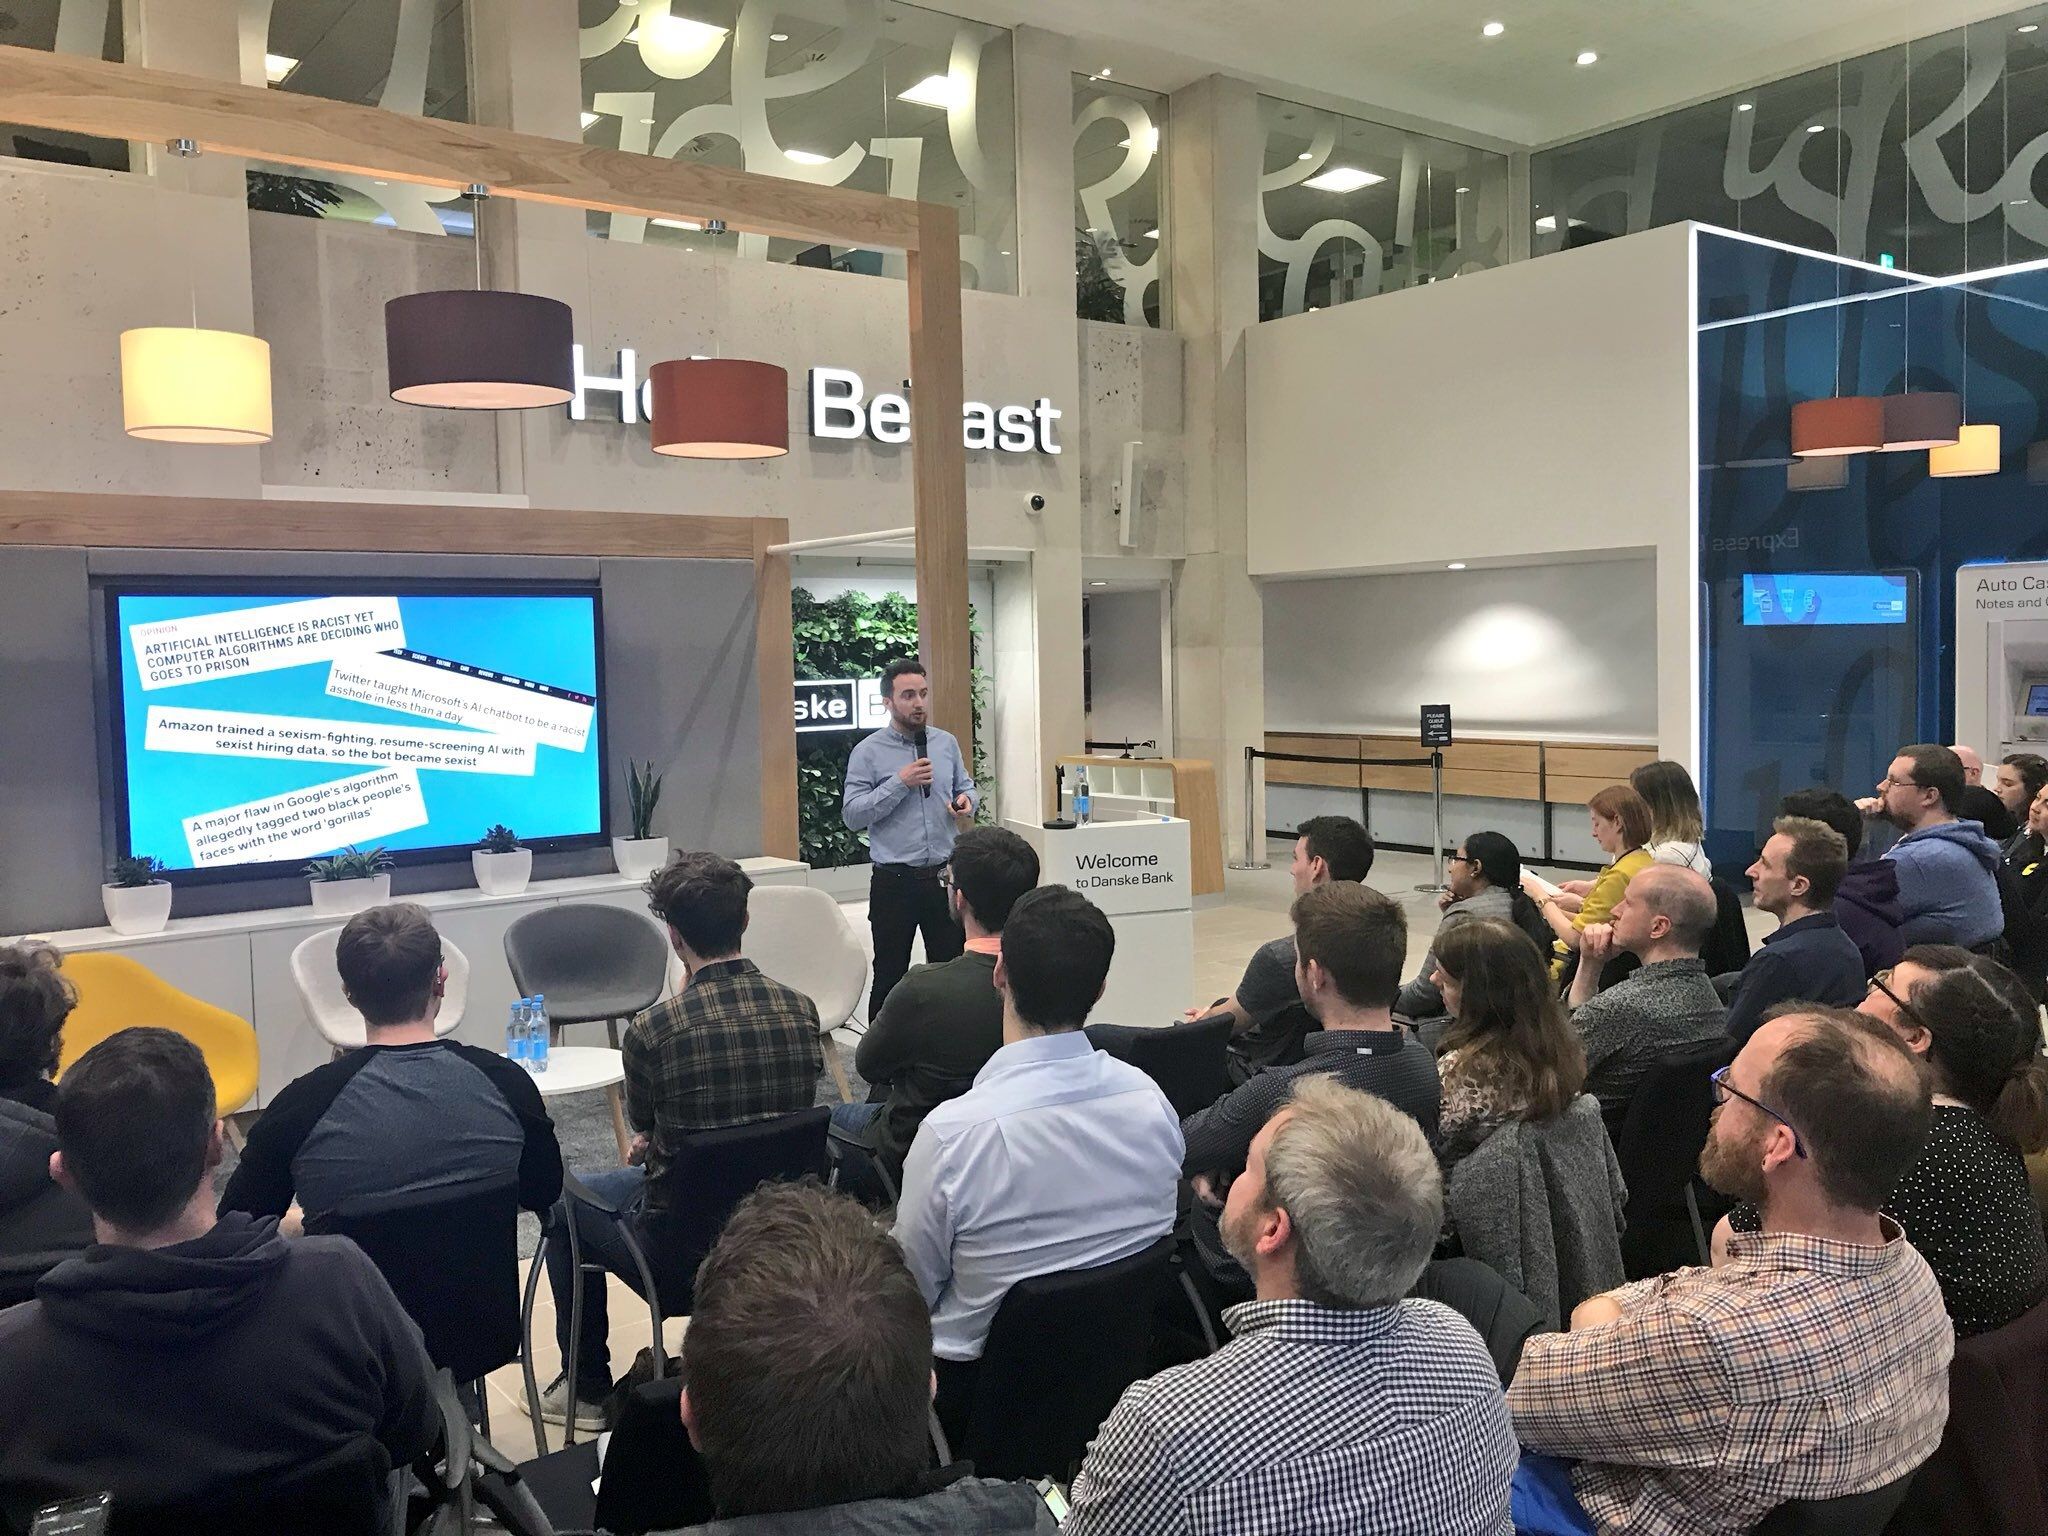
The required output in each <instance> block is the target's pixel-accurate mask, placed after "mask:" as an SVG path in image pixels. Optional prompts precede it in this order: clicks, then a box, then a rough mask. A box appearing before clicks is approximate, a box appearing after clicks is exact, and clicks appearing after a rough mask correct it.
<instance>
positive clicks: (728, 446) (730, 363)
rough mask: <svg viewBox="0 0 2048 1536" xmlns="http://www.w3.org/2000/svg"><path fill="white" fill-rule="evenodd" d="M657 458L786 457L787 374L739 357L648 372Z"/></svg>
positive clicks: (680, 362) (665, 365)
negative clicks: (665, 455)
mask: <svg viewBox="0 0 2048 1536" xmlns="http://www.w3.org/2000/svg"><path fill="white" fill-rule="evenodd" d="M647 383H648V385H649V387H650V390H651V392H652V394H653V397H654V398H653V408H652V409H651V410H650V411H649V412H648V423H649V427H648V430H649V433H650V436H651V438H652V441H653V445H654V451H655V452H656V453H665V454H669V455H671V456H672V457H675V458H681V459H772V458H777V457H780V456H781V455H782V454H785V453H787V452H789V371H788V370H787V369H785V368H778V367H776V366H775V365H774V364H773V363H756V362H749V361H747V360H746V359H744V358H737V357H696V358H686V359H681V358H679V359H671V360H670V361H667V362H660V363H656V364H655V365H654V366H653V367H651V368H649V369H648V370H647Z"/></svg>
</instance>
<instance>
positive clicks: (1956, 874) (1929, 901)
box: [1858, 743, 2005, 949]
mask: <svg viewBox="0 0 2048 1536" xmlns="http://www.w3.org/2000/svg"><path fill="white" fill-rule="evenodd" d="M1963 789H1964V782H1963V764H1962V760H1961V759H1960V758H1958V757H1957V756H1956V755H1955V753H1954V752H1952V751H1950V750H1949V749H1948V748H1947V747H1939V746H1930V745H1927V744H1925V743H1921V744H1918V745H1915V746H1910V747H1901V748H1899V755H1898V756H1897V757H1895V758H1893V759H1892V765H1891V767H1890V769H1888V770H1887V771H1886V773H1885V776H1884V777H1883V778H1882V779H1880V780H1878V783H1877V796H1876V798H1875V800H1867V801H1860V802H1858V803H1859V804H1860V805H1862V806H1863V807H1864V808H1865V810H1866V813H1867V814H1870V815H1874V816H1878V817H1881V818H1882V819H1884V820H1885V821H1888V822H1890V823H1891V824H1892V825H1893V826H1895V827H1897V828H1898V829H1899V831H1900V832H1901V833H1903V834H1904V836H1902V837H1900V839H1899V840H1898V841H1897V842H1896V843H1894V844H1892V846H1891V848H1890V849H1889V850H1888V851H1887V852H1886V853H1885V858H1886V859H1888V860H1890V861H1891V864H1892V867H1893V868H1895V869H1896V870H1897V871H1898V873H1899V907H1900V910H1901V911H1903V912H1904V914H1905V922H1904V923H1903V924H1902V925H1901V926H1900V929H1899V932H1900V935H1901V937H1903V938H1904V940H1905V942H1906V943H1908V944H1959V945H1961V946H1962V947H1963V948H1964V949H1979V948H1982V947H1983V946H1984V945H1986V944H1989V943H1990V942H1991V941H1992V940H1993V939H1995V938H1997V937H1998V936H1999V935H2000V934H2001V933H2003V932H2004V931H2005V912H2004V909H2003V907H2001V906H2000V904H1999V900H1998V876H1997V873H1996V871H1997V869H1998V859H1999V853H1998V845H1997V844H1996V843H1994V842H1992V841H1991V839H1990V838H1988V837H1986V836H1985V835H1984V828H1983V827H1982V826H1981V825H1979V824H1978V823H1977V822H1974V821H1959V820H1957V812H1958V810H1959V809H1960V807H1961V806H1962V803H1963Z"/></svg>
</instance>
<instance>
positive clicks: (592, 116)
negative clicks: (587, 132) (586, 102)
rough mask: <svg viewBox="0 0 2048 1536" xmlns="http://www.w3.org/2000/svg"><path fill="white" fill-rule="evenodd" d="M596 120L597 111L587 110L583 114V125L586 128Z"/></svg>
mask: <svg viewBox="0 0 2048 1536" xmlns="http://www.w3.org/2000/svg"><path fill="white" fill-rule="evenodd" d="M596 121H597V114H596V113H595V112H586V113H584V114H583V126H584V128H585V129H588V128H589V127H590V125H591V124H592V123H594V122H596Z"/></svg>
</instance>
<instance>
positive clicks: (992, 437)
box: [568, 344, 1061, 453]
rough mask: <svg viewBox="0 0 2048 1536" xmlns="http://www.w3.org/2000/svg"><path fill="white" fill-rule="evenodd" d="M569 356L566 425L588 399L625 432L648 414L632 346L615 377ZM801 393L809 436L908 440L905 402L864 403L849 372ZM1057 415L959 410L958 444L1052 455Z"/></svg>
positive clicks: (826, 372)
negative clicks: (613, 410)
mask: <svg viewBox="0 0 2048 1536" xmlns="http://www.w3.org/2000/svg"><path fill="white" fill-rule="evenodd" d="M573 352H574V369H575V376H576V393H575V395H574V396H573V397H572V398H571V399H570V401H569V406H568V410H569V419H570V420H571V421H588V420H589V419H590V401H591V397H592V396H595V395H608V396H610V397H611V398H612V401H613V403H614V404H615V405H616V407H617V410H618V416H619V421H620V422H621V423H622V424H624V425H626V426H632V425H634V424H635V423H637V422H639V421H641V420H642V419H643V418H645V417H646V416H647V415H649V414H650V413H651V411H652V409H653V403H652V388H651V386H650V385H649V384H648V383H647V381H646V380H645V379H642V378H641V377H640V376H639V368H638V362H637V359H636V358H635V356H634V353H633V349H632V348H631V347H621V348H620V349H619V371H618V372H617V373H616V374H592V373H587V372H585V371H584V366H583V348H582V346H581V344H578V345H577V346H576V347H575V348H574V349H573ZM806 394H807V397H808V400H809V425H810V433H811V436H813V437H823V438H839V439H845V440H853V439H858V438H862V437H865V438H868V439H870V440H872V441H874V442H877V443H890V444H895V443H907V442H909V441H910V401H909V400H908V399H907V398H906V397H905V396H903V395H898V394H887V393H882V394H877V395H875V396H874V397H873V398H872V399H870V398H869V396H868V393H867V386H866V385H865V384H864V383H863V382H862V381H861V376H860V375H859V374H857V373H855V372H854V371H853V370H852V369H850V368H813V369H812V370H811V376H810V385H809V388H808V390H807V391H806ZM1060 415H1061V412H1060V411H1059V410H1058V409H1057V408H1056V407H1055V406H1054V405H1053V403H1052V401H1050V400H1048V399H1047V398H1046V397H1045V396H1043V395H1040V396H1039V397H1038V399H1037V400H1035V401H1033V402H1032V403H1031V404H1030V405H1003V406H991V405H984V404H983V403H982V402H981V401H979V400H970V401H968V402H967V403H966V405H964V406H963V407H962V408H961V411H960V440H961V442H962V443H963V444H964V445H965V446H966V447H967V448H969V449H970V450H985V451H991V452H995V453H1058V452H1059V451H1060V445H1059V439H1058V438H1057V437H1056V436H1055V435H1054V430H1053V423H1054V422H1056V421H1058V420H1059V419H1060Z"/></svg>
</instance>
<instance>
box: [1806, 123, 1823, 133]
mask: <svg viewBox="0 0 2048 1536" xmlns="http://www.w3.org/2000/svg"><path fill="white" fill-rule="evenodd" d="M1806 131H1807V132H1808V133H1826V132H1827V131H1828V125H1827V124H1826V123H1808V124H1807V125H1806Z"/></svg>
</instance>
